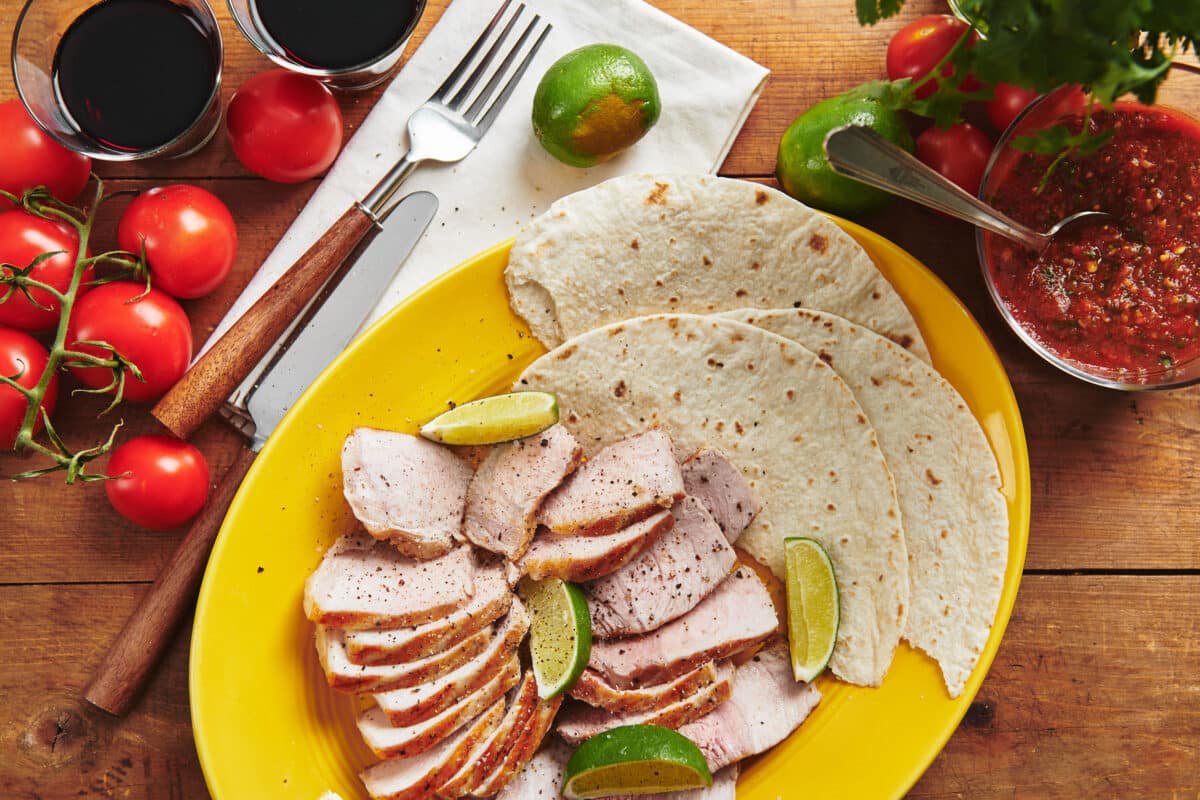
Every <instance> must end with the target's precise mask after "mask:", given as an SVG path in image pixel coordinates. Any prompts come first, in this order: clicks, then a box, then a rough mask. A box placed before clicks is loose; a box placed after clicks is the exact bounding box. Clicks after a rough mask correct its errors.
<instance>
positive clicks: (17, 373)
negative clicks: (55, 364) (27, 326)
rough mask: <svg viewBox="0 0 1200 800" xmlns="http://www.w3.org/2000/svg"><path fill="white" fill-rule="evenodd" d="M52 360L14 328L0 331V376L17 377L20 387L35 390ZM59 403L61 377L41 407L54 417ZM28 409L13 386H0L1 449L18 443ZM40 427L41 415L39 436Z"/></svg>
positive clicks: (38, 426)
mask: <svg viewBox="0 0 1200 800" xmlns="http://www.w3.org/2000/svg"><path fill="white" fill-rule="evenodd" d="M49 361H50V353H49V352H47V351H46V348H44V347H42V345H41V343H39V342H38V340H37V339H34V338H33V337H32V336H30V335H29V334H27V333H22V332H21V331H17V330H13V329H12V328H0V375H3V376H5V377H6V378H16V381H17V383H19V384H20V385H21V386H24V387H25V388H26V389H32V388H33V387H34V386H37V384H38V381H40V380H41V379H42V375H43V374H44V373H45V372H46V364H47V363H49ZM57 401H58V376H57V375H54V376H51V378H50V385H49V386H47V387H46V396H45V398H44V399H43V400H42V408H43V409H45V411H46V413H47V414H53V413H54V406H55V403H56V402H57ZM28 406H29V404H28V403H27V402H26V400H25V396H24V395H23V394H21V393H20V392H18V391H17V390H16V389H14V388H13V387H11V386H7V385H4V384H0V448H4V449H11V448H12V447H13V445H15V444H16V442H17V434H18V433H19V432H20V431H21V423H22V422H24V420H25V410H26V409H27V408H28ZM41 428H42V417H41V415H40V414H39V415H38V417H37V419H36V421H35V422H34V424H33V430H34V432H35V433H36V432H37V431H39V430H41Z"/></svg>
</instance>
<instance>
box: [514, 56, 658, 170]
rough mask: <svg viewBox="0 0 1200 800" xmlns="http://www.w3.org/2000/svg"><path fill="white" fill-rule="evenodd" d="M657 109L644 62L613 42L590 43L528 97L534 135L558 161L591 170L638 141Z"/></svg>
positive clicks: (654, 85) (557, 65)
mask: <svg viewBox="0 0 1200 800" xmlns="http://www.w3.org/2000/svg"><path fill="white" fill-rule="evenodd" d="M660 110H661V104H660V102H659V99H658V84H657V83H656V82H655V80H654V75H653V74H652V73H651V72H650V68H649V67H647V66H646V62H645V61H642V59H640V58H638V56H637V54H636V53H631V52H630V51H628V50H626V49H625V48H624V47H619V46H617V45H615V44H589V45H586V46H584V47H580V48H579V49H578V50H572V51H571V52H569V53H567V54H566V55H565V56H563V57H562V58H560V59H559V60H558V61H555V62H554V63H553V64H551V65H550V69H548V70H546V74H545V75H543V76H542V81H541V83H539V84H538V87H537V92H536V93H535V94H534V96H533V132H534V134H535V135H536V136H537V138H538V141H540V142H541V143H542V146H543V147H545V148H546V150H548V151H549V152H550V154H551V155H552V156H554V157H555V158H557V159H558V160H559V161H562V162H563V163H565V164H570V165H571V166H573V167H590V166H592V165H593V164H595V163H596V162H598V161H603V160H605V159H606V158H609V157H611V156H613V155H616V154H617V153H619V152H620V151H622V150H624V149H625V148H626V147H629V146H630V145H631V144H633V143H634V142H636V141H637V140H638V139H641V138H642V136H644V135H645V134H646V131H648V130H650V129H651V128H652V127H654V123H655V122H657V121H658V114H659V111H660Z"/></svg>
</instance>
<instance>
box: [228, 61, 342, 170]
mask: <svg viewBox="0 0 1200 800" xmlns="http://www.w3.org/2000/svg"><path fill="white" fill-rule="evenodd" d="M226 125H227V126H228V128H229V139H230V142H231V144H232V145H233V153H234V155H236V156H237V158H238V161H241V162H242V164H244V165H245V167H246V168H247V169H249V170H250V171H251V172H253V173H255V174H256V175H261V176H262V177H264V178H266V179H267V180H269V181H279V182H281V183H297V182H299V181H304V180H308V179H309V178H314V177H316V176H317V175H320V174H321V173H322V172H324V171H325V170H327V169H328V168H329V165H330V164H332V163H333V160H334V159H335V158H337V154H338V150H340V149H341V146H342V112H341V109H339V108H338V104H337V101H336V100H335V99H334V98H333V94H332V93H331V92H330V91H329V89H328V88H327V87H326V86H325V84H323V83H321V82H320V81H318V80H316V79H314V78H310V77H308V76H307V75H298V74H296V73H294V72H288V71H287V70H284V69H273V70H270V71H268V72H260V73H259V74H257V75H255V76H254V77H252V78H250V79H249V80H247V81H246V82H245V83H243V84H242V85H241V86H239V87H238V90H237V92H236V93H234V95H233V99H232V100H231V101H230V102H229V112H228V115H227V117H226Z"/></svg>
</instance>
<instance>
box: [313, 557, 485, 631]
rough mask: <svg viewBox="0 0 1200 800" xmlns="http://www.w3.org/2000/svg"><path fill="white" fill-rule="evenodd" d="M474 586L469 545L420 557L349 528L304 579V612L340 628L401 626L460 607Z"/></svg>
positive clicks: (322, 623) (438, 615) (437, 616)
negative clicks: (436, 554)
mask: <svg viewBox="0 0 1200 800" xmlns="http://www.w3.org/2000/svg"><path fill="white" fill-rule="evenodd" d="M474 592H475V562H474V560H473V559H472V558H471V548H470V547H457V548H455V549H453V550H451V551H450V552H449V553H446V554H445V555H443V556H440V557H439V558H435V559H433V560H430V561H419V560H416V559H412V558H408V557H407V556H404V555H403V554H401V553H400V552H398V551H397V550H396V548H394V547H392V546H391V545H390V544H388V543H386V542H377V541H375V540H374V539H372V538H371V537H369V536H366V535H364V534H361V533H351V534H347V535H345V536H343V537H342V538H340V539H338V540H337V541H336V542H334V544H333V546H332V547H330V548H329V550H328V551H327V552H326V553H325V557H324V558H323V559H321V563H320V565H319V566H318V567H317V569H316V570H315V571H314V572H313V574H312V575H309V576H308V580H306V581H305V582H304V614H305V616H307V617H308V618H309V619H310V620H312V621H313V622H316V623H319V624H321V625H332V626H334V627H338V628H352V629H365V628H400V627H404V626H407V625H422V624H424V623H426V622H429V621H431V620H434V619H438V618H439V617H442V616H445V615H446V614H449V613H450V612H452V611H455V610H456V609H459V608H462V607H463V606H465V605H466V604H467V603H468V602H469V601H470V599H471V596H472V595H473V594H474Z"/></svg>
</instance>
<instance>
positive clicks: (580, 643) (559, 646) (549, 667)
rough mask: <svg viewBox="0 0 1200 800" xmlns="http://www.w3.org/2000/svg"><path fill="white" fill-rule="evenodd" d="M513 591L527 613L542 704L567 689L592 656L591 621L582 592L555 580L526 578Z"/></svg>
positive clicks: (564, 582)
mask: <svg viewBox="0 0 1200 800" xmlns="http://www.w3.org/2000/svg"><path fill="white" fill-rule="evenodd" d="M517 591H518V592H519V593H520V595H521V597H522V598H524V600H525V603H526V605H527V607H528V609H529V615H530V626H529V656H530V660H531V661H532V662H533V677H534V678H535V679H536V680H537V686H538V696H539V697H541V698H542V699H543V700H544V699H547V698H550V697H555V696H557V695H559V694H562V693H563V692H564V691H566V690H567V689H569V688H571V686H572V684H574V683H575V681H576V680H578V678H579V676H580V675H581V674H582V673H583V669H584V667H586V666H587V663H588V658H589V657H590V656H591V654H592V617H591V614H590V613H589V612H588V604H587V599H585V598H584V596H583V591H582V590H580V588H579V587H578V586H576V585H575V584H573V583H567V582H566V581H564V580H560V579H558V578H546V579H545V580H541V581H534V580H530V579H529V578H526V579H525V580H523V581H521V585H520V587H518V589H517Z"/></svg>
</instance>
